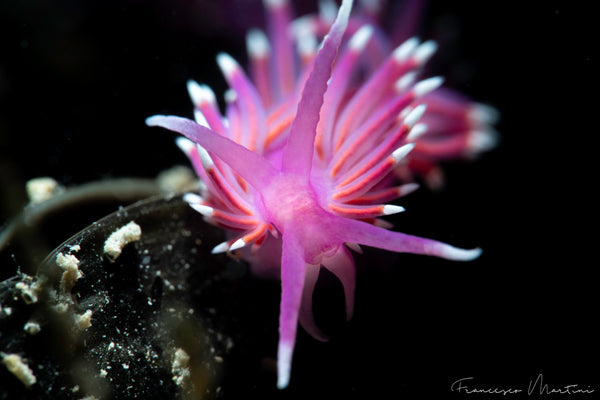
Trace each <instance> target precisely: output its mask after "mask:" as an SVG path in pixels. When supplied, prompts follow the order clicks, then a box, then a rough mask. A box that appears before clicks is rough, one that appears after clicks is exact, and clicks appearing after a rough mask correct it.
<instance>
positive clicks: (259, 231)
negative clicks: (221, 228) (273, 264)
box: [242, 224, 267, 244]
mask: <svg viewBox="0 0 600 400" xmlns="http://www.w3.org/2000/svg"><path fill="white" fill-rule="evenodd" d="M266 232H267V224H260V225H259V226H257V227H256V228H254V229H253V230H252V231H251V232H249V233H247V234H245V235H244V236H242V239H243V240H244V242H245V243H246V244H250V243H252V242H254V241H255V240H257V239H258V238H260V237H261V236H262V235H264V234H265V233H266Z"/></svg>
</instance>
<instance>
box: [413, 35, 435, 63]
mask: <svg viewBox="0 0 600 400" xmlns="http://www.w3.org/2000/svg"><path fill="white" fill-rule="evenodd" d="M437 48H438V45H437V43H436V42H435V41H433V40H427V41H425V42H423V43H421V44H420V45H419V47H417V49H416V50H415V53H414V58H415V61H416V62H417V63H418V64H425V63H426V62H427V61H429V59H430V58H431V57H432V56H433V55H434V54H435V52H436V51H437Z"/></svg>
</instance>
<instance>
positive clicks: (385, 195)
mask: <svg viewBox="0 0 600 400" xmlns="http://www.w3.org/2000/svg"><path fill="white" fill-rule="evenodd" d="M398 196H400V188H399V187H398V186H396V187H391V188H387V189H383V190H378V191H377V192H373V193H366V194H364V195H362V196H360V197H356V198H354V199H352V200H348V201H346V203H347V204H356V205H360V204H372V203H384V202H386V201H390V200H394V199H397V198H398Z"/></svg>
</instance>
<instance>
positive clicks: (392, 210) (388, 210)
mask: <svg viewBox="0 0 600 400" xmlns="http://www.w3.org/2000/svg"><path fill="white" fill-rule="evenodd" d="M404 211H406V209H405V208H404V207H402V206H396V205H394V204H386V205H384V206H383V214H384V215H392V214H398V213H401V212H404Z"/></svg>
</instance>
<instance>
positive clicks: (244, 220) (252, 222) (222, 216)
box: [210, 209, 259, 229]
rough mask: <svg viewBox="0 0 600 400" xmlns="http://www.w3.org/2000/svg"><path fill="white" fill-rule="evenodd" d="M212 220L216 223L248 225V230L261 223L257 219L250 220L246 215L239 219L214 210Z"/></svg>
mask: <svg viewBox="0 0 600 400" xmlns="http://www.w3.org/2000/svg"><path fill="white" fill-rule="evenodd" d="M210 218H212V219H214V220H215V221H216V220H220V221H223V222H224V223H227V222H230V223H233V224H238V225H247V226H248V229H252V228H253V227H255V226H256V225H257V224H258V223H259V221H258V220H257V219H248V218H246V217H245V216H244V215H240V216H239V217H237V216H235V215H233V214H230V213H226V212H222V211H220V210H216V209H213V214H212V216H211V217H210Z"/></svg>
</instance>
